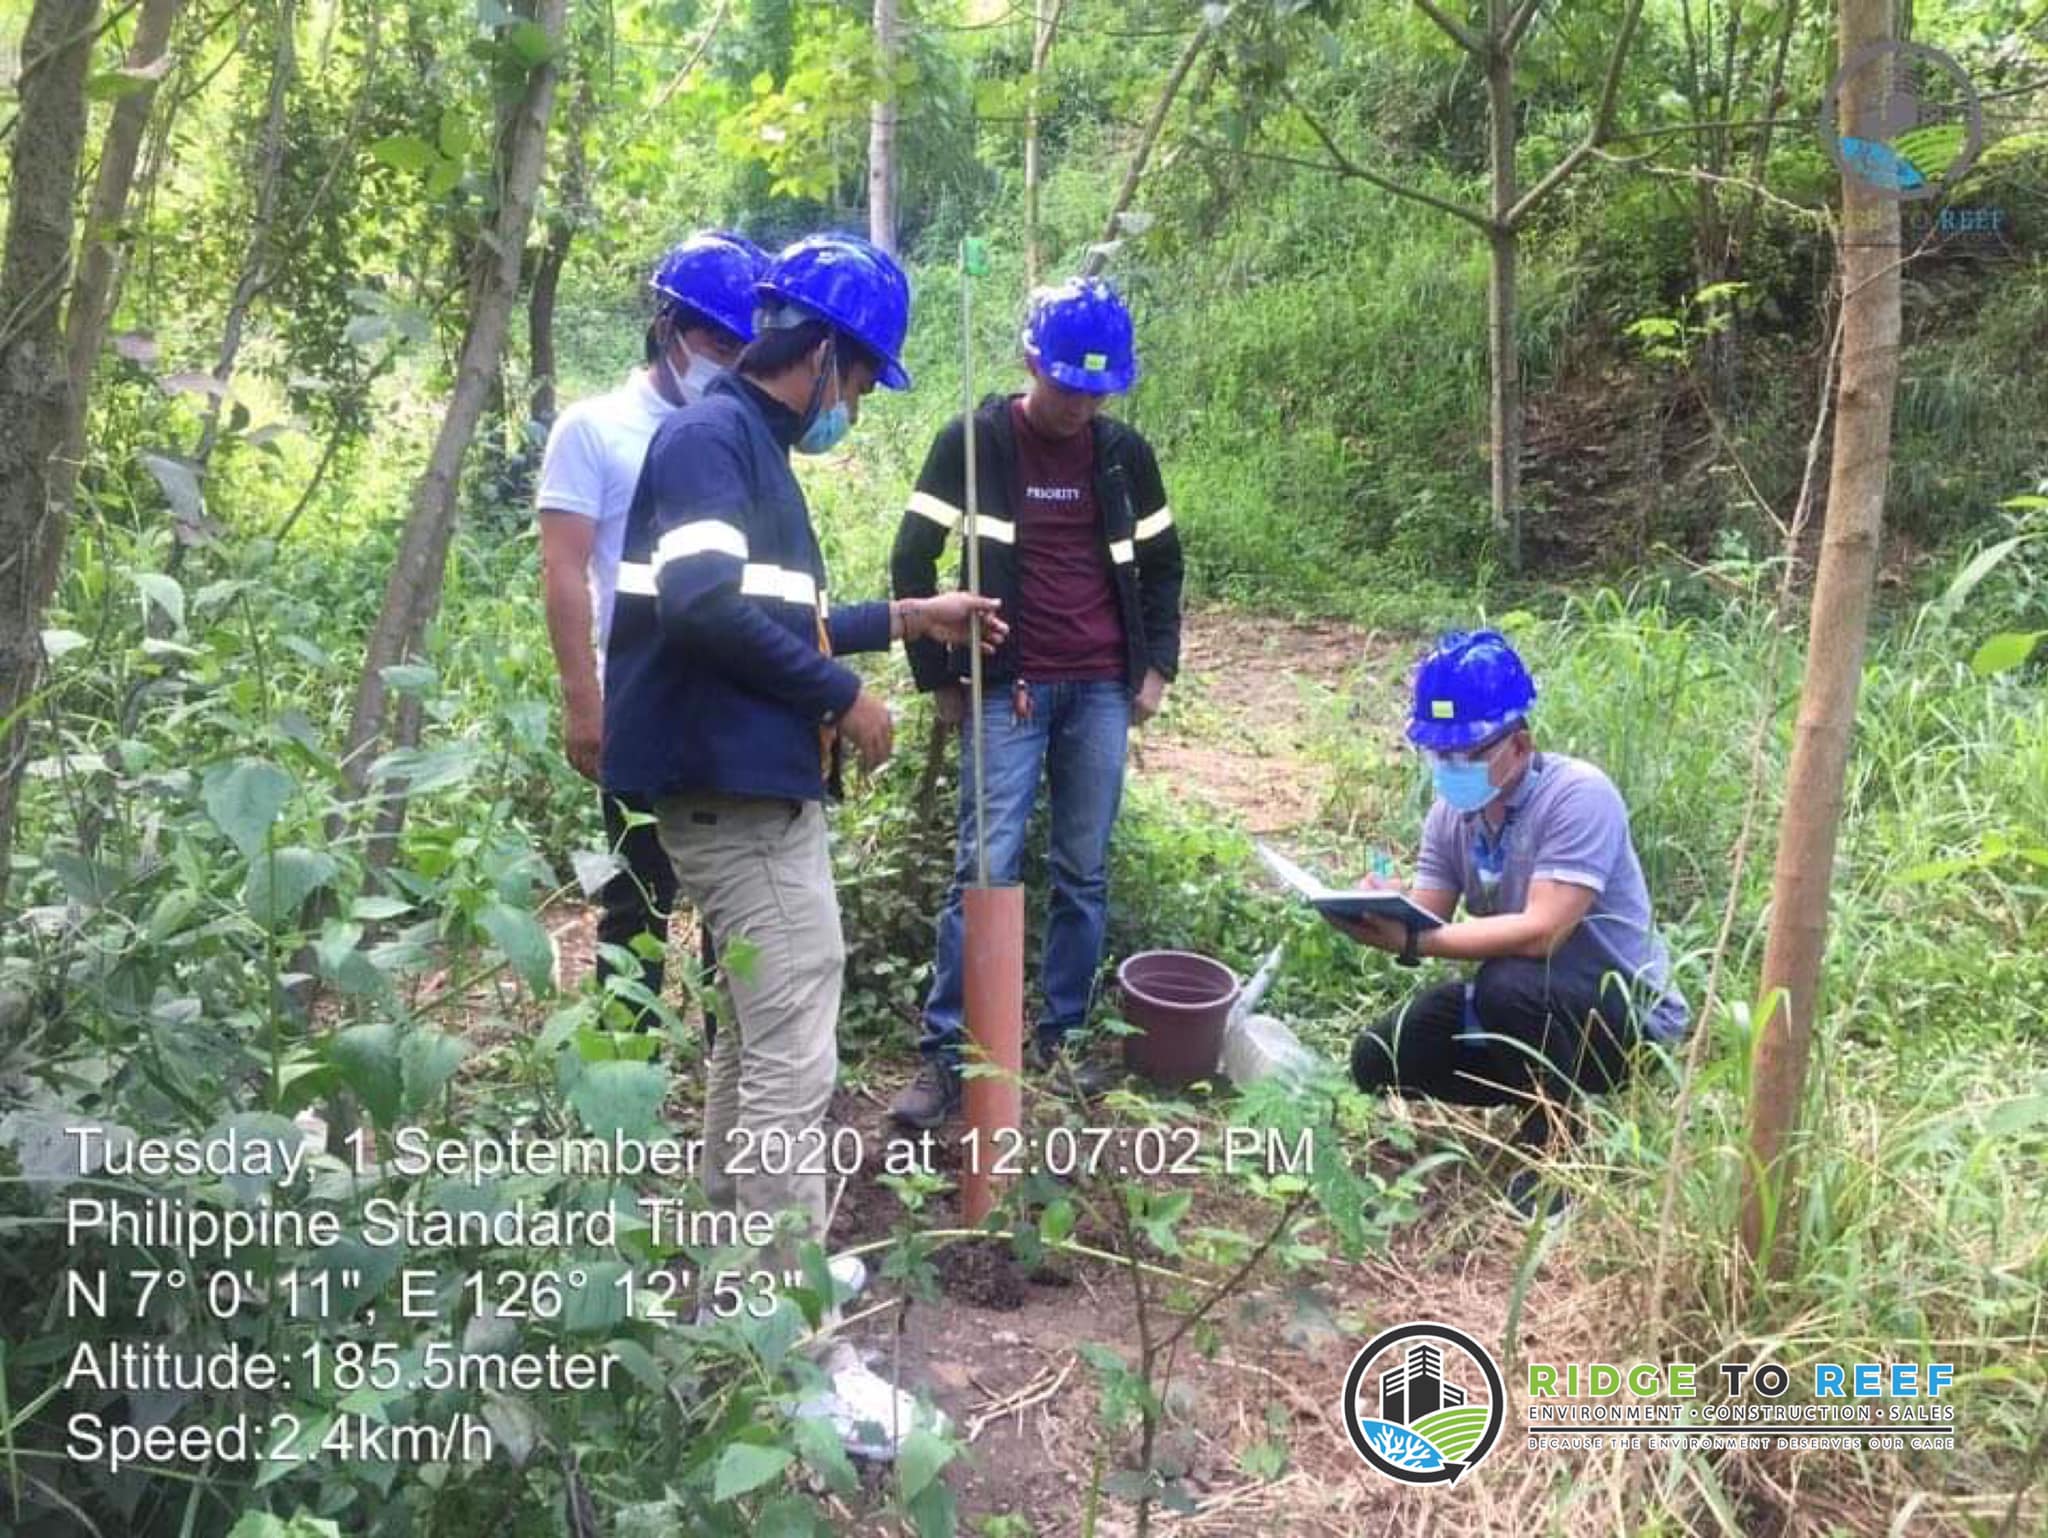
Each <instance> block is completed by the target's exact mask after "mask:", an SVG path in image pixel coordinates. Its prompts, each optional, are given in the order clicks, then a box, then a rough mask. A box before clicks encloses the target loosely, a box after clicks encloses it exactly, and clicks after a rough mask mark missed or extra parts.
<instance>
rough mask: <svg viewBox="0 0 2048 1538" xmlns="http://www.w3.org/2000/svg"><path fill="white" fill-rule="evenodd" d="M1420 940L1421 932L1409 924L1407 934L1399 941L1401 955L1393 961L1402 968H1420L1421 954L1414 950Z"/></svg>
mask: <svg viewBox="0 0 2048 1538" xmlns="http://www.w3.org/2000/svg"><path fill="white" fill-rule="evenodd" d="M1421 940H1422V931H1421V930H1419V929H1417V928H1416V927H1415V926H1414V925H1413V924H1410V925H1409V926H1408V932H1407V934H1406V935H1405V936H1404V937H1403V938H1402V940H1401V954H1400V955H1398V956H1396V957H1395V958H1394V959H1395V960H1396V961H1398V962H1399V963H1400V964H1401V965H1402V966H1404V967H1419V966H1421V965H1422V952H1421V951H1420V950H1418V949H1417V948H1416V947H1417V946H1418V944H1419V943H1420V942H1421Z"/></svg>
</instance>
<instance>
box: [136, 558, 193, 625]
mask: <svg viewBox="0 0 2048 1538" xmlns="http://www.w3.org/2000/svg"><path fill="white" fill-rule="evenodd" d="M133 576H134V580H135V586H136V588H137V590H138V591H140V592H141V594H142V596H143V597H144V598H146V599H147V600H148V601H149V602H151V603H153V604H155V605H156V606H157V607H158V608H159V609H161V610H163V611H164V613H165V614H166V615H168V616H169V617H170V621H171V623H172V624H173V625H174V626H176V627H177V628H178V629H180V630H183V629H184V628H185V590H184V589H183V588H182V587H180V586H179V585H178V579H177V578H176V577H167V576H165V575H164V574H163V573H162V572H160V571H138V572H135V573H134V574H133Z"/></svg>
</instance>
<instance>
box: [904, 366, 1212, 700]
mask: <svg viewBox="0 0 2048 1538" xmlns="http://www.w3.org/2000/svg"><path fill="white" fill-rule="evenodd" d="M974 422H975V445H974V452H975V466H974V469H975V481H976V482H977V505H976V507H975V515H976V518H977V519H978V521H979V524H980V529H981V541H980V542H981V590H982V591H983V592H984V593H986V594H988V595H989V596H990V597H992V598H1000V599H1001V600H1002V601H1003V612H1004V613H1005V614H1006V615H1014V614H1016V612H1017V594H1018V573H1017V510H1016V508H1015V506H1014V505H1013V503H1014V500H1015V487H1016V479H1017V477H1016V464H1017V432H1016V426H1015V424H1014V423H1013V422H1012V421H1011V419H1010V397H1008V396H1001V395H992V396H990V397H988V398H987V399H986V400H984V401H983V402H982V403H981V406H980V407H979V409H978V410H976V412H975V414H974ZM1092 431H1093V433H1094V435H1095V506H1096V509H1097V511H1098V513H1099V515H1100V517H1101V519H1102V529H1101V535H1102V551H1103V555H1104V557H1105V558H1106V559H1107V560H1108V561H1109V563H1110V570H1111V571H1112V572H1113V573H1114V574H1115V577H1116V601H1117V612H1118V614H1119V616H1120V617H1121V618H1122V620H1123V627H1124V650H1125V668H1126V682H1127V683H1128V684H1129V686H1130V688H1131V690H1132V692H1134V693H1135V692H1136V691H1137V689H1138V687H1139V686H1140V685H1141V684H1142V683H1143V682H1144V681H1145V672H1146V669H1148V668H1157V669H1158V670H1159V671H1160V673H1162V674H1163V675H1164V676H1165V677H1167V678H1168V679H1171V678H1172V677H1173V676H1174V675H1175V674H1176V673H1178V672H1179V671H1180V588H1181V551H1180V533H1179V531H1178V530H1177V529H1175V527H1174V524H1173V513H1172V511H1171V510H1170V509H1169V508H1168V506H1167V502H1166V488H1165V485H1164V484H1163V483H1162V482H1161V480H1160V478H1159V462H1158V460H1156V459H1155V458H1154V457H1153V455H1152V446H1151V445H1150V444H1148V443H1147V442H1146V441H1145V440H1144V439H1143V438H1142V437H1140V436H1139V434H1138V432H1137V430H1136V429H1135V428H1132V427H1129V426H1127V425H1125V424H1124V423H1122V422H1117V421H1112V420H1111V419H1110V418H1108V417H1104V416H1098V417H1096V419H1095V421H1094V424H1093V427H1092ZM966 506H967V435H966V433H965V432H964V431H963V430H962V428H961V425H960V419H959V418H958V417H955V418H954V419H953V420H952V421H951V422H949V423H947V424H946V427H945V429H944V430H943V431H941V432H940V433H939V435H938V437H937V438H935V439H934V440H933V441H932V446H931V450H930V452H929V453H927V454H926V455H925V460H924V469H922V470H921V471H919V472H918V477H917V490H916V491H915V492H914V493H912V495H911V498H910V505H909V507H908V509H907V510H906V511H905V512H904V514H903V522H902V524H901V525H900V526H899V527H898V528H897V531H896V548H895V550H894V552H893V553H892V555H891V556H890V559H889V574H890V581H891V583H892V585H893V586H894V588H895V591H896V596H897V597H898V598H927V597H930V596H931V595H932V594H933V593H935V592H937V591H938V568H939V557H940V555H941V553H942V552H943V551H944V550H945V547H946V540H947V537H948V536H949V535H952V534H955V533H958V534H960V535H961V536H962V537H961V541H960V545H961V553H960V586H961V587H963V588H964V587H966V586H967V550H966V546H967V541H966V537H965V535H966V528H965V525H966V517H967V515H966V511H965V509H966ZM907 650H908V651H909V654H910V670H911V673H912V674H913V675H914V676H915V677H916V679H917V686H918V688H920V689H936V688H938V687H939V686H940V685H941V684H946V683H953V682H956V681H958V680H959V679H962V678H965V677H966V676H967V672H968V658H967V650H966V648H965V647H945V646H941V645H940V644H939V643H938V642H936V641H913V642H911V643H910V644H909V646H908V647H907ZM1016 675H1017V638H1016V634H1015V632H1014V631H1013V632H1012V633H1011V635H1010V638H1009V639H1008V640H1006V641H1005V642H1004V643H1003V644H1002V645H1001V646H1000V647H998V648H997V649H996V651H995V653H994V654H993V655H992V656H991V657H989V658H988V660H987V661H986V662H985V663H984V664H983V677H984V678H985V679H986V680H987V681H988V682H990V683H1007V682H1008V681H1010V680H1011V679H1013V678H1015V677H1016Z"/></svg>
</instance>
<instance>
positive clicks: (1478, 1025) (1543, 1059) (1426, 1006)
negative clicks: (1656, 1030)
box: [1351, 957, 1638, 1140]
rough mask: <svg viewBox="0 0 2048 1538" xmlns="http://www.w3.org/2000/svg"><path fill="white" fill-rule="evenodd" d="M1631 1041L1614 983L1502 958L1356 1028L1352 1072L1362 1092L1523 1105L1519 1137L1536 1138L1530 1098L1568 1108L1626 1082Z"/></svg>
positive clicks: (1631, 1014) (1624, 994) (1625, 1005)
mask: <svg viewBox="0 0 2048 1538" xmlns="http://www.w3.org/2000/svg"><path fill="white" fill-rule="evenodd" d="M1468 988H1469V990H1470V996H1469V999H1468V996H1467V990H1468ZM1468 1006H1469V1007H1468ZM1637 1039H1638V1037H1637V1032H1636V1025H1635V1011H1634V1010H1633V1009H1632V1008H1631V1005H1630V999H1629V992H1628V988H1627V986H1626V985H1625V984H1624V983H1623V982H1622V980H1621V979H1620V978H1618V977H1615V976H1612V975H1607V976H1572V975H1569V974H1567V973H1565V972H1563V971H1561V970H1560V969H1558V968H1557V967H1556V966H1555V965H1554V964H1553V963H1552V962H1548V961H1534V960H1525V959H1522V958H1520V957H1508V958H1503V959H1501V960H1497V961H1489V962H1486V963H1485V964H1483V965H1482V966H1481V967H1480V968H1479V970H1478V971H1477V972H1476V973H1475V974H1474V975H1473V977H1472V980H1471V982H1470V983H1469V984H1468V983H1465V982H1455V983H1445V984H1443V985H1441V986H1440V987H1435V988H1428V989H1424V990H1423V991H1422V992H1421V993H1418V994H1416V995H1415V996H1414V997H1413V998H1411V999H1409V1000H1408V1002H1407V1003H1406V1004H1404V1005H1402V1006H1401V1008H1399V1009H1397V1010H1395V1011H1394V1012H1393V1013H1392V1014H1390V1015H1388V1016H1386V1017H1385V1018H1384V1019H1382V1020H1380V1021H1379V1022H1377V1023H1376V1024H1374V1025H1373V1026H1372V1027H1371V1028H1370V1029H1368V1030H1366V1031H1364V1032H1361V1033H1360V1035H1359V1037H1358V1040H1357V1041H1355V1042H1354V1043H1353V1044H1352V1047H1351V1076H1352V1078H1353V1079H1354V1080H1356V1081H1357V1083H1358V1087H1359V1088H1360V1089H1362V1090H1365V1091H1367V1092H1375V1091H1378V1092H1386V1093H1392V1094H1399V1095H1424V1096H1428V1097H1429V1098H1431V1099H1434V1100H1447V1101H1450V1102H1452V1103H1454V1104H1457V1105H1474V1106H1487V1105H1522V1106H1528V1107H1530V1111H1531V1114H1530V1115H1529V1116H1527V1117H1525V1118H1524V1122H1523V1132H1522V1134H1520V1135H1519V1136H1520V1138H1521V1139H1522V1140H1539V1137H1540V1134H1539V1129H1540V1128H1541V1127H1542V1125H1543V1123H1544V1120H1545V1119H1544V1117H1543V1116H1542V1115H1541V1110H1540V1105H1539V1104H1538V1102H1541V1101H1545V1100H1548V1101H1551V1102H1553V1103H1556V1104H1558V1105H1568V1104H1569V1103H1570V1102H1571V1101H1572V1100H1573V1099H1575V1098H1576V1097H1577V1096H1579V1095H1582V1094H1595V1095H1597V1094H1603V1093H1605V1092H1606V1091H1608V1090H1610V1089H1613V1088H1614V1087H1615V1086H1616V1085H1618V1084H1620V1083H1621V1082H1622V1081H1623V1080H1624V1079H1626V1078H1627V1077H1628V1067H1629V1053H1630V1049H1631V1048H1632V1047H1633V1046H1634V1045H1635V1043H1636V1041H1637Z"/></svg>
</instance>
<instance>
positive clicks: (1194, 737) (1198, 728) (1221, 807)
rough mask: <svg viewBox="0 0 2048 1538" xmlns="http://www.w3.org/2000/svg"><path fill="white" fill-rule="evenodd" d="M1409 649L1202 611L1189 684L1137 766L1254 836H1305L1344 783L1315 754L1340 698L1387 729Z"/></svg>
mask: <svg viewBox="0 0 2048 1538" xmlns="http://www.w3.org/2000/svg"><path fill="white" fill-rule="evenodd" d="M1410 650H1411V648H1410V647H1409V646H1408V645H1407V644H1406V643H1405V642H1400V641H1396V640H1395V639H1393V638H1391V637H1389V636H1387V635H1385V634H1384V633H1382V632H1379V631H1372V630H1363V629H1360V628H1358V627H1356V626H1352V625H1346V624H1342V623H1340V622H1337V621H1333V620H1284V619H1275V618H1271V617H1268V616H1264V615H1252V614H1242V613H1236V612H1232V611H1225V610H1203V611H1197V612H1195V613H1192V614H1190V615H1189V616H1188V618H1187V624H1186V627H1185V630H1184V632H1183V639H1182V647H1181V673H1180V678H1179V681H1178V682H1177V683H1176V685H1175V687H1174V689H1173V691H1172V694H1171V696H1170V697H1169V701H1168V708H1167V710H1166V712H1165V714H1164V715H1163V716H1162V717H1161V718H1160V719H1159V721H1158V722H1157V723H1156V724H1155V725H1153V726H1152V727H1150V728H1148V729H1147V730H1146V731H1144V732H1143V733H1141V734H1140V735H1139V738H1138V745H1137V749H1136V753H1135V770H1136V772H1137V773H1138V774H1139V775H1140V776H1144V777H1149V778H1153V779H1156V780H1158V781H1159V782H1161V783H1162V784H1164V785H1165V786H1166V788H1167V791H1168V794H1170V795H1171V796H1173V797H1174V798H1175V799H1176V800H1180V801H1185V802H1187V803H1189V804H1190V805H1192V806H1195V807H1198V808H1199V809H1201V810H1203V811H1205V812H1207V813H1209V814H1211V815H1215V814H1218V813H1221V814H1224V815H1228V816H1231V817H1235V818H1236V819H1237V820H1238V821H1239V822H1240V823H1242V824H1243V826H1244V828H1245V829H1246V831H1247V832H1250V833H1253V834H1256V835H1259V836H1261V837H1265V836H1270V835H1276V834H1287V833H1296V832H1299V831H1300V830H1302V829H1303V828H1306V827H1308V826H1309V825H1311V824H1313V823H1315V822H1317V821H1319V820H1320V819H1321V818H1322V816H1323V813H1324V810H1325V808H1326V807H1327V805H1328V803H1329V801H1330V797H1331V792H1332V790H1333V788H1334V787H1333V786H1332V784H1331V782H1330V771H1329V770H1328V769H1327V767H1325V765H1324V763H1323V761H1321V760H1317V759H1314V758H1311V757H1310V755H1309V754H1308V752H1307V749H1308V747H1309V743H1310V740H1311V738H1312V736H1313V734H1314V733H1315V732H1317V731H1318V730H1327V729H1328V724H1327V718H1328V716H1329V715H1330V713H1331V706H1330V703H1329V701H1330V698H1331V696H1332V695H1334V696H1335V697H1336V698H1337V699H1339V700H1343V701H1356V702H1359V705H1358V708H1361V709H1367V710H1369V711H1370V712H1371V713H1370V715H1369V716H1367V717H1366V718H1365V720H1369V721H1371V722H1372V723H1373V724H1374V725H1375V726H1376V725H1378V724H1379V722H1380V719H1381V717H1380V711H1381V708H1382V706H1383V705H1384V703H1385V702H1386V701H1389V700H1393V701H1395V702H1397V703H1398V698H1399V682H1400V679H1401V677H1402V676H1403V673H1404V670H1405V668H1406V666H1407V665H1408V660H1409V659H1408V652H1409V651H1410ZM1360 729H1361V730H1363V729H1366V727H1365V724H1364V721H1361V727H1360Z"/></svg>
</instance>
